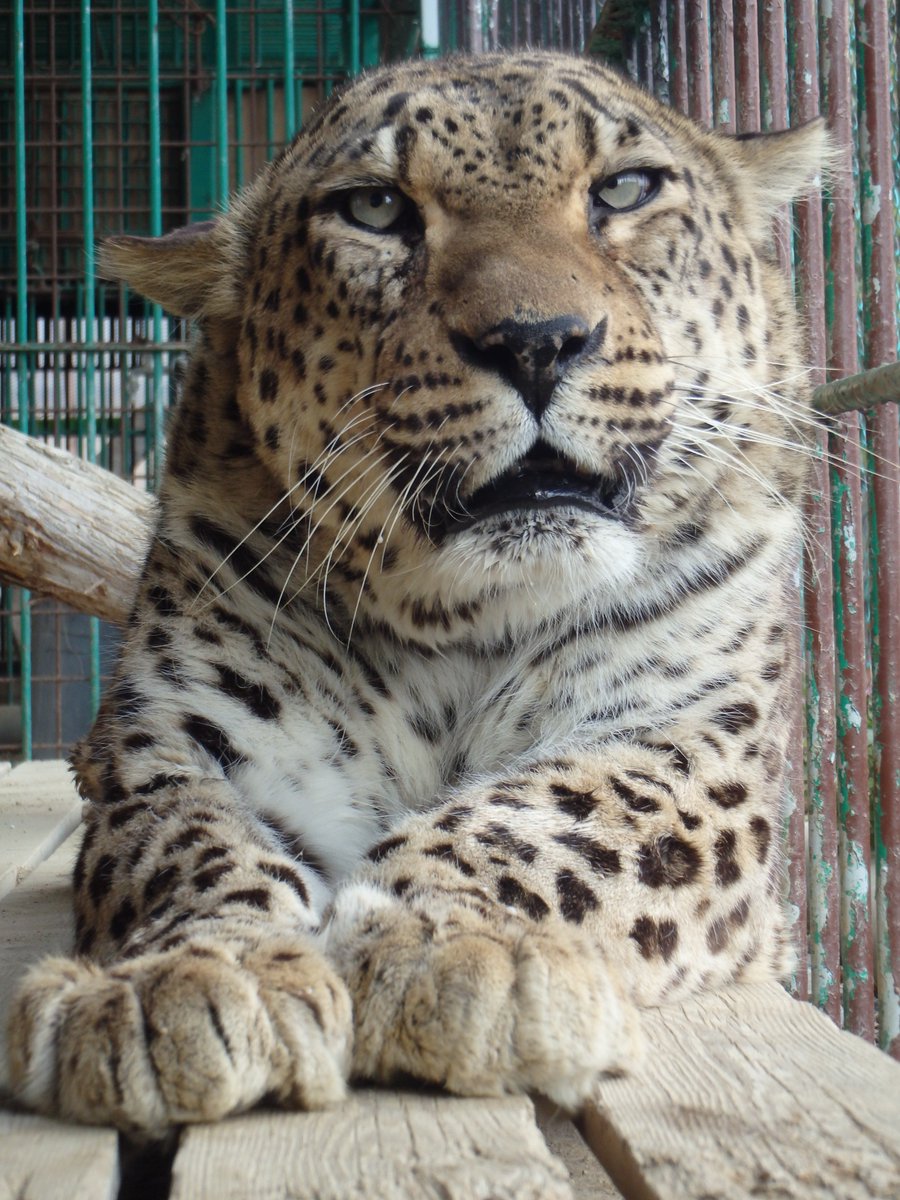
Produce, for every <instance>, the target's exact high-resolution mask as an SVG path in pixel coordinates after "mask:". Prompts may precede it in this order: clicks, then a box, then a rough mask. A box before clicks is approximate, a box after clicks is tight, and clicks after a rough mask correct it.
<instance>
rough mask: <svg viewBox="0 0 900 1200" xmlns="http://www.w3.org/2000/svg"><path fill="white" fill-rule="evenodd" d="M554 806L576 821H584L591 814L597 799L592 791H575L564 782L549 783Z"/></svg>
mask: <svg viewBox="0 0 900 1200" xmlns="http://www.w3.org/2000/svg"><path fill="white" fill-rule="evenodd" d="M550 791H551V792H552V794H553V796H554V798H555V800H556V806H557V808H559V809H560V810H561V811H562V812H564V813H565V814H566V815H567V816H569V817H573V818H574V819H575V820H576V821H586V820H587V819H588V818H589V817H591V816H592V815H593V812H594V809H595V807H596V804H597V801H596V798H595V796H594V793H593V792H576V791H574V790H573V789H572V788H570V787H566V785H565V784H564V783H553V784H551V785H550Z"/></svg>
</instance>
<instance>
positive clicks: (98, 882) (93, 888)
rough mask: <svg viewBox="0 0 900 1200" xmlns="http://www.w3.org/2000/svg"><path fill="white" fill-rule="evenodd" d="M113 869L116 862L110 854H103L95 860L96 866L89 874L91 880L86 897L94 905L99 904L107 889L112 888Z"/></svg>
mask: <svg viewBox="0 0 900 1200" xmlns="http://www.w3.org/2000/svg"><path fill="white" fill-rule="evenodd" d="M115 869H116V860H115V859H114V858H113V857H112V855H111V854H103V855H101V857H100V858H99V859H98V860H97V865H96V866H95V867H94V869H93V871H92V872H91V880H90V883H89V884H88V895H89V896H90V898H91V899H92V900H93V902H94V904H99V903H100V901H101V900H102V899H103V898H104V897H105V896H106V895H107V893H108V892H109V889H110V888H111V887H112V881H113V874H114V872H115Z"/></svg>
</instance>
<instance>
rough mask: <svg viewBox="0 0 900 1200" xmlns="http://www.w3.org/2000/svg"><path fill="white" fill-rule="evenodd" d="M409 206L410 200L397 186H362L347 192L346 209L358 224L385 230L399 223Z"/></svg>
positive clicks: (367, 227)
mask: <svg viewBox="0 0 900 1200" xmlns="http://www.w3.org/2000/svg"><path fill="white" fill-rule="evenodd" d="M409 207H410V202H409V200H407V198H406V197H405V196H404V195H403V193H402V192H398V191H397V189H396V188H389V187H361V188H354V189H353V191H352V192H348V193H347V198H346V204H345V211H346V213H347V215H348V216H349V218H350V219H351V220H352V221H354V222H355V223H356V224H357V225H362V226H363V227H364V228H366V229H377V230H379V231H383V230H388V229H393V228H394V227H395V226H396V225H398V224H399V223H400V222H401V221H402V219H403V217H405V216H406V215H407V214H408V212H409Z"/></svg>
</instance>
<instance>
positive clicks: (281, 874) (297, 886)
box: [258, 862, 309, 906]
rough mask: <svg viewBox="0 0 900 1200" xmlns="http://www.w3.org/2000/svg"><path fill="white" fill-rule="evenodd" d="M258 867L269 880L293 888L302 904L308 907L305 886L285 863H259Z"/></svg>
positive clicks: (307, 895)
mask: <svg viewBox="0 0 900 1200" xmlns="http://www.w3.org/2000/svg"><path fill="white" fill-rule="evenodd" d="M258 866H259V869H260V870H261V871H262V872H263V874H264V875H268V876H269V878H270V879H277V880H278V882H279V883H286V884H287V885H288V887H290V888H293V889H294V891H295V892H296V893H297V895H298V896H299V897H300V899H301V900H302V901H303V903H304V904H305V905H307V906H308V905H309V892H308V890H307V887H306V884H305V883H304V882H303V880H302V879H301V878H300V876H299V875H298V874H297V872H296V871H295V870H293V869H292V868H291V867H289V866H288V865H287V863H279V862H261V863H259V864H258Z"/></svg>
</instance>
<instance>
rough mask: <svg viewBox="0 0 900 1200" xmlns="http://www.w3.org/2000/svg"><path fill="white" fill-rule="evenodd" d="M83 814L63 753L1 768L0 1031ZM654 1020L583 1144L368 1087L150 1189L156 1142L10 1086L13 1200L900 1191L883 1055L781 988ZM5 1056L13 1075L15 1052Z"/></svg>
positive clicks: (189, 1154) (897, 1117) (895, 1092)
mask: <svg viewBox="0 0 900 1200" xmlns="http://www.w3.org/2000/svg"><path fill="white" fill-rule="evenodd" d="M79 816H80V805H79V802H78V800H77V798H76V797H75V793H74V790H73V788H72V785H71V782H70V780H69V779H68V776H67V773H66V771H65V768H64V766H63V764H59V763H52V764H46V763H41V764H28V765H26V766H23V767H17V768H15V769H14V770H12V771H7V772H6V773H4V772H3V764H0V831H2V836H0V869H2V874H0V879H2V880H3V881H4V882H5V884H6V887H7V890H6V894H5V895H4V896H3V898H2V899H0V1030H4V1029H5V1010H6V1007H7V1005H8V1002H9V996H10V993H11V991H12V988H13V987H14V985H15V981H16V979H17V978H18V977H19V976H20V975H21V973H22V971H23V970H24V969H25V967H26V966H27V965H28V963H29V962H32V961H34V960H35V959H36V958H38V957H40V956H41V955H42V954H45V953H48V952H57V951H59V950H65V949H67V948H68V946H69V945H70V944H71V915H70V907H71V895H70V883H69V877H70V874H71V868H72V864H73V862H74V857H75V853H76V849H77V842H78V832H77V823H78V819H79ZM7 831H9V836H7ZM645 1027H646V1031H647V1041H648V1054H647V1057H646V1060H645V1062H644V1064H643V1065H642V1066H641V1067H640V1068H639V1069H638V1070H636V1071H635V1072H634V1073H633V1074H632V1075H630V1076H628V1077H623V1078H620V1079H610V1080H606V1081H604V1082H603V1083H602V1084H601V1086H600V1088H599V1092H598V1104H597V1106H596V1107H594V1108H592V1109H591V1110H590V1111H589V1112H586V1113H585V1114H583V1116H582V1118H581V1130H582V1133H583V1135H584V1139H586V1140H582V1137H581V1136H579V1134H578V1133H577V1132H576V1130H575V1128H574V1127H573V1125H572V1123H571V1122H570V1121H568V1120H567V1119H565V1118H564V1117H563V1116H561V1115H560V1114H557V1113H555V1112H554V1111H553V1110H552V1109H551V1108H550V1107H549V1106H547V1105H543V1107H540V1108H539V1112H538V1119H537V1121H536V1119H535V1109H534V1106H533V1105H532V1102H531V1101H530V1100H528V1099H525V1098H519V1097H509V1098H507V1099H503V1100H461V1099H458V1098H455V1097H451V1096H444V1095H439V1094H433V1093H427V1092H399V1091H398V1092H389V1091H381V1090H376V1089H360V1090H359V1091H357V1092H355V1093H354V1094H353V1095H352V1097H351V1098H350V1099H349V1100H348V1101H347V1103H346V1104H345V1105H343V1106H342V1107H341V1108H340V1109H339V1110H337V1111H335V1112H329V1113H309V1114H303V1113H272V1112H257V1113H251V1114H249V1115H247V1116H242V1117H236V1118H234V1119H232V1120H229V1121H225V1122H222V1123H221V1124H219V1125H211V1126H196V1127H192V1128H189V1129H187V1130H185V1131H183V1132H182V1134H181V1136H180V1140H179V1142H178V1144H177V1148H176V1149H175V1150H174V1153H173V1152H172V1151H171V1149H170V1151H169V1155H170V1158H171V1163H170V1164H169V1162H168V1160H167V1161H166V1162H165V1164H164V1166H163V1167H162V1168H161V1169H160V1171H159V1173H158V1178H157V1179H156V1180H155V1181H154V1182H153V1184H152V1186H151V1185H149V1184H147V1183H146V1180H144V1179H143V1177H142V1175H141V1172H142V1171H145V1170H146V1168H147V1164H148V1163H149V1164H151V1166H152V1163H153V1161H154V1160H153V1153H152V1152H151V1153H149V1154H148V1152H146V1151H144V1152H143V1153H142V1154H140V1155H139V1156H138V1157H137V1159H135V1156H134V1152H133V1151H129V1149H128V1147H127V1146H126V1147H124V1158H123V1157H122V1153H123V1145H122V1144H121V1143H120V1142H119V1140H118V1138H117V1136H116V1134H115V1133H114V1132H113V1131H112V1130H107V1129H91V1128H82V1127H76V1126H67V1125H63V1124H60V1123H58V1122H54V1121H47V1120H44V1119H43V1118H40V1117H34V1116H31V1115H28V1114H21V1113H17V1112H14V1111H12V1110H11V1109H10V1107H9V1096H8V1092H7V1093H6V1105H7V1109H6V1111H2V1103H0V1200H7V1198H12V1197H15V1198H16V1200H59V1198H60V1197H67V1196H72V1197H75V1198H77V1200H82V1198H83V1200H94V1198H96V1200H108V1198H112V1197H117V1198H118V1200H132V1198H133V1197H135V1196H137V1195H140V1196H141V1198H142V1200H167V1198H168V1200H213V1198H214V1200H276V1198H278V1200H288V1198H291V1200H293V1198H296V1200H301V1198H302V1200H307V1198H308V1200H344V1198H345V1197H354V1198H356V1200H419V1198H420V1197H421V1198H425V1200H430V1198H431V1197H434V1198H435V1200H438V1198H440V1200H476V1198H478V1200H481V1198H484V1200H487V1198H488V1197H491V1198H497V1200H529V1198H531V1197H533V1198H534V1200H569V1198H574V1200H613V1198H614V1197H616V1196H620V1195H621V1196H625V1197H629V1198H631V1200H689V1198H690V1200H696V1198H697V1197H705V1198H708V1200H713V1198H715V1200H743V1198H745V1197H747V1198H749V1197H758V1196H772V1197H779V1198H781V1200H818V1198H821V1200H856V1198H857V1197H858V1198H859V1200H862V1198H863V1197H866V1198H868V1197H875V1198H884V1200H897V1198H898V1197H900V1066H898V1064H896V1063H894V1062H893V1061H892V1060H890V1059H888V1058H887V1057H886V1056H885V1055H883V1054H881V1053H880V1052H879V1051H877V1050H875V1049H873V1048H872V1047H871V1046H867V1045H865V1044H864V1043H863V1042H861V1041H860V1040H859V1039H858V1038H855V1037H852V1036H851V1035H850V1034H846V1033H841V1032H840V1031H839V1030H837V1029H836V1028H835V1027H834V1026H833V1025H832V1024H831V1022H830V1021H828V1020H827V1019H826V1018H825V1017H823V1016H822V1015H821V1014H820V1013H818V1012H817V1011H816V1010H814V1009H812V1008H811V1007H810V1006H809V1005H806V1004H799V1003H797V1002H795V1001H793V1000H791V999H790V998H789V997H788V996H787V995H786V993H785V992H784V991H783V990H782V989H781V988H779V987H777V986H774V985H771V986H757V987H744V988H734V989H731V990H729V991H727V992H725V993H722V994H721V995H716V996H705V997H701V998H698V999H695V1000H692V1001H690V1002H689V1003H686V1004H682V1005H672V1006H670V1007H668V1008H665V1009H659V1010H656V1011H653V1012H648V1013H647V1014H646V1015H645ZM0 1037H2V1034H0ZM0 1063H2V1066H0V1081H2V1080H3V1079H5V1078H6V1076H5V1070H6V1065H5V1049H4V1048H3V1047H2V1046H0ZM0 1086H2V1082H0ZM2 1100H3V1093H2V1091H0V1101H2ZM589 1147H591V1148H592V1149H593V1151H594V1152H595V1153H596V1157H595V1154H594V1153H592V1152H591V1149H589ZM598 1159H599V1160H600V1161H598ZM159 1161H160V1162H162V1161H163V1160H162V1159H159ZM135 1162H137V1163H138V1168H137V1169H135V1167H134V1163H135ZM601 1163H602V1164H603V1165H601ZM129 1164H131V1165H130V1166H129ZM607 1172H608V1174H607ZM151 1173H152V1172H151ZM611 1180H614V1181H615V1182H614V1183H613V1182H612V1181H611Z"/></svg>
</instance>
